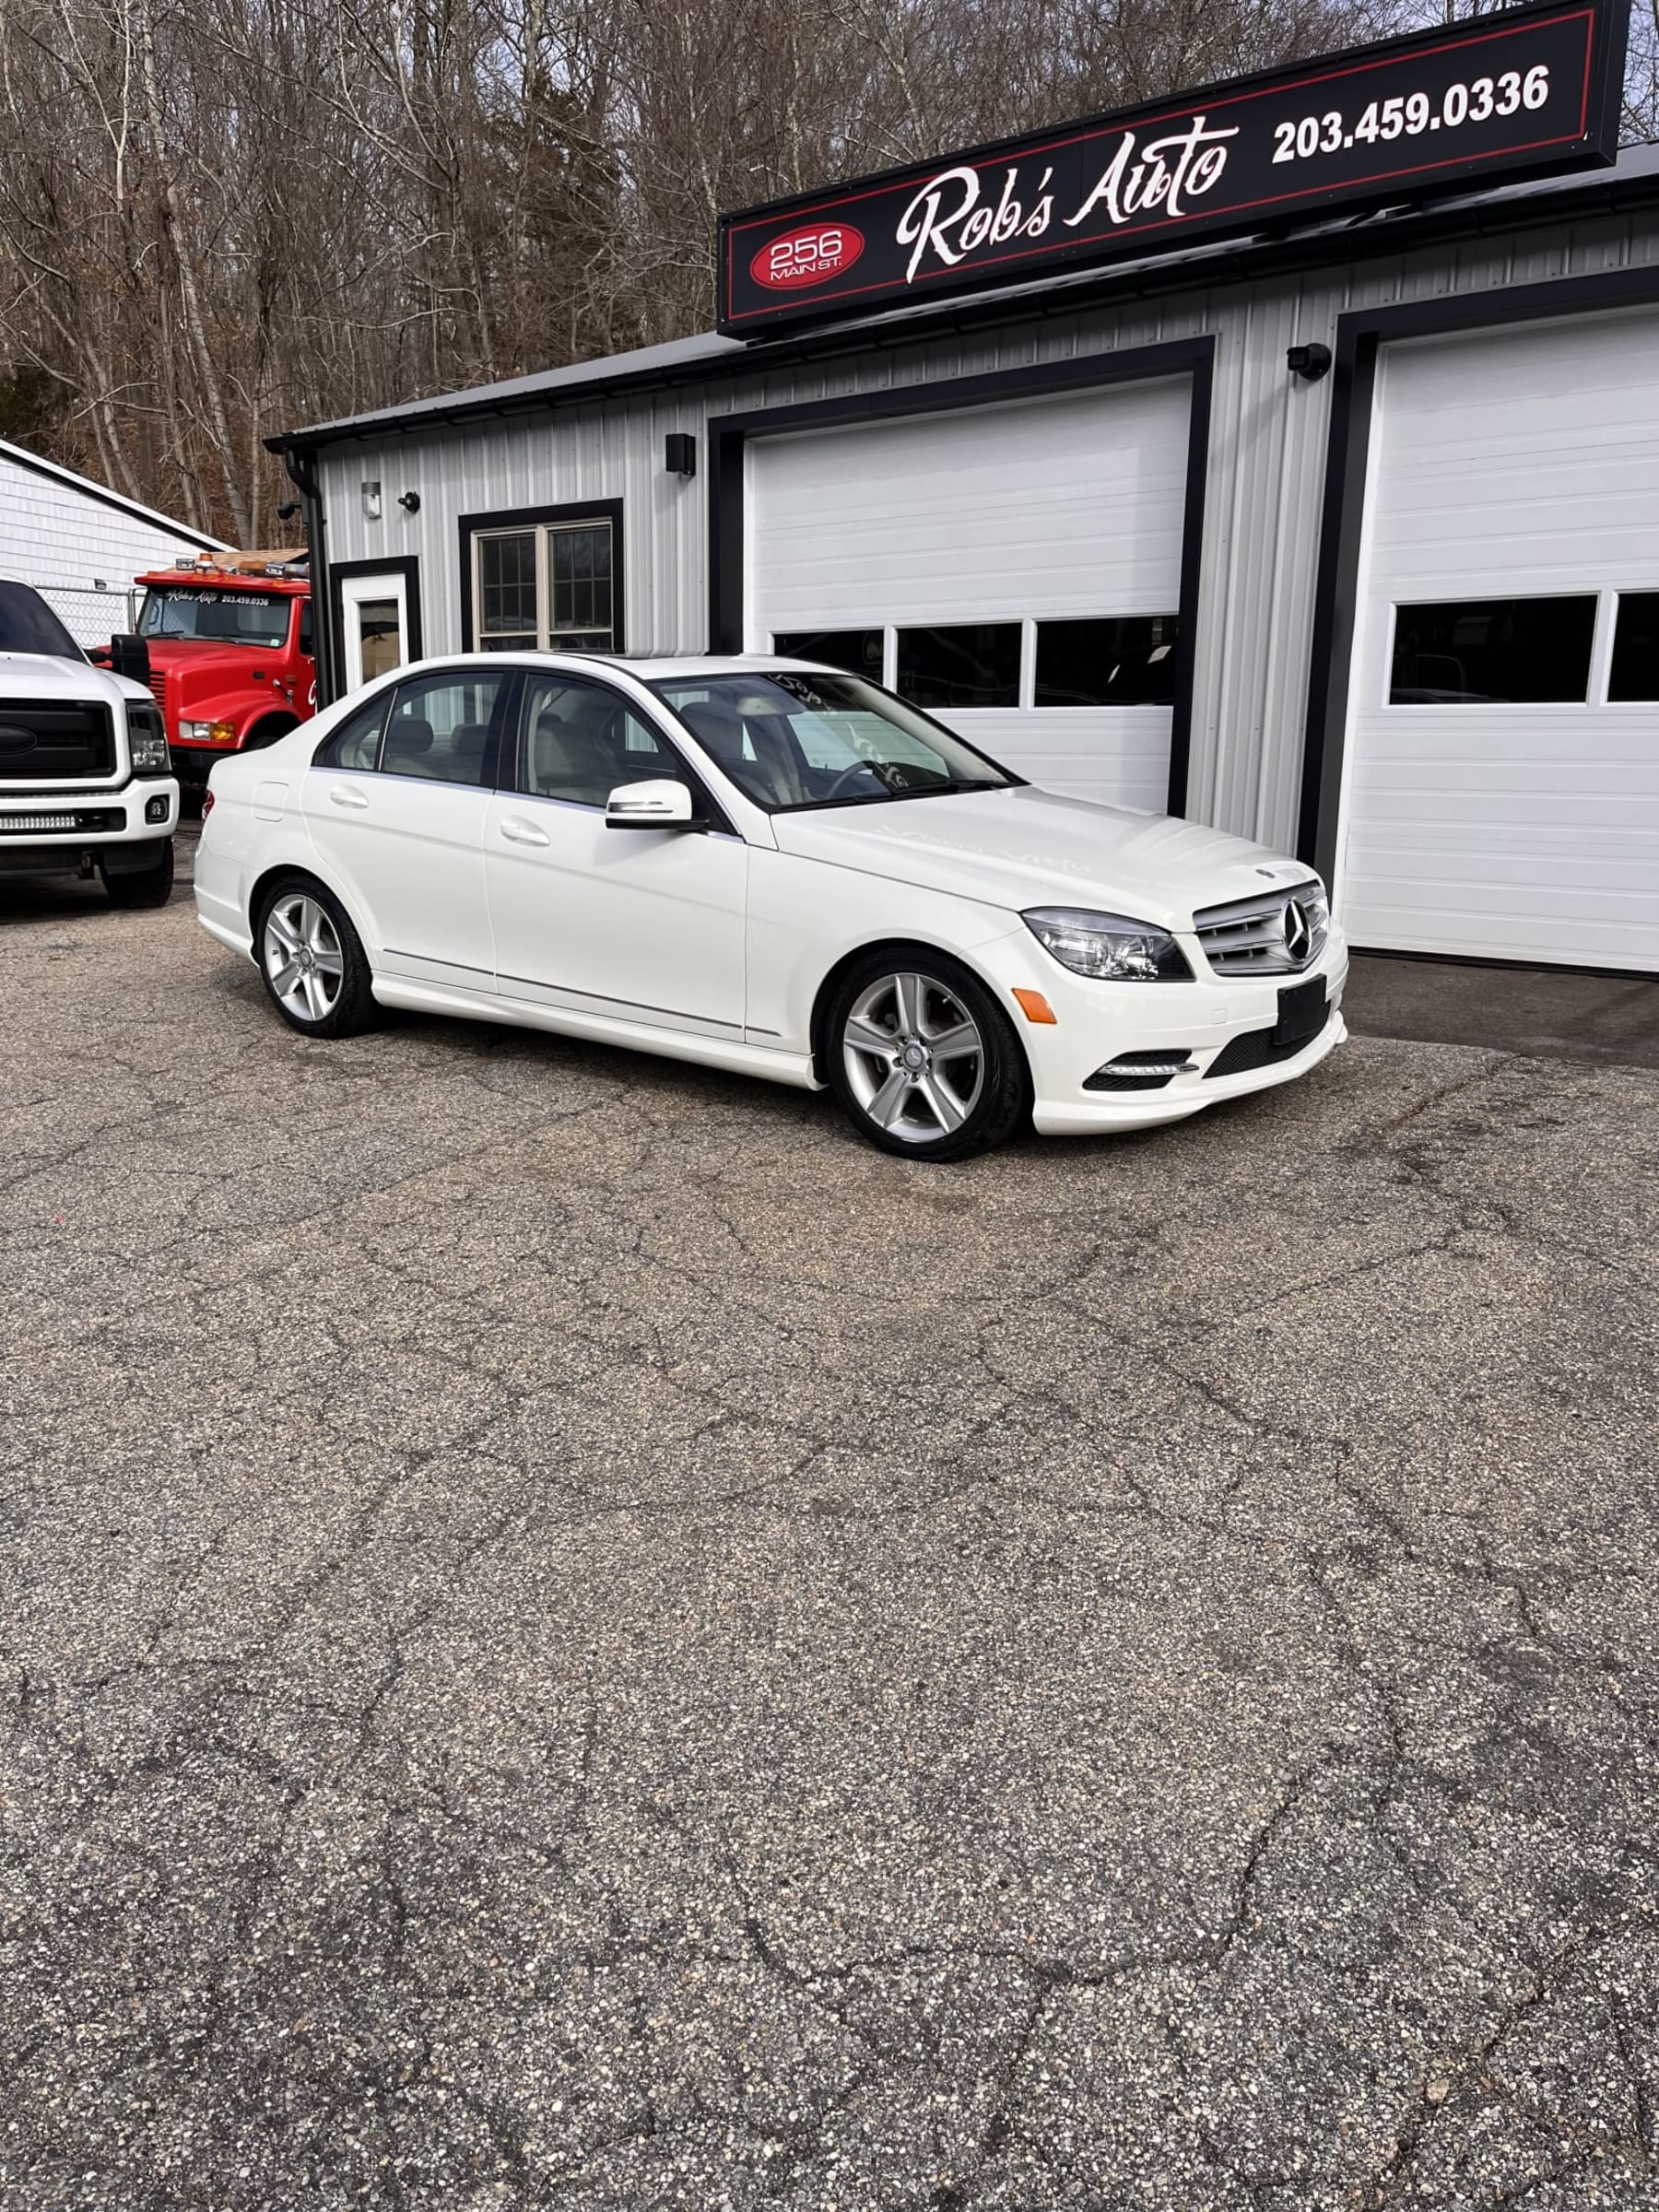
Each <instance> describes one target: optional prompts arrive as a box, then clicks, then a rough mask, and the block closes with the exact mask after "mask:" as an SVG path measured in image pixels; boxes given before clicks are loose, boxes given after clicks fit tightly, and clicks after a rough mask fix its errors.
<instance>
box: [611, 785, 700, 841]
mask: <svg viewBox="0 0 1659 2212" xmlns="http://www.w3.org/2000/svg"><path fill="white" fill-rule="evenodd" d="M696 818H697V813H696V808H695V807H694V806H693V805H692V801H691V794H690V792H689V791H688V789H687V787H686V785H685V784H683V783H676V782H673V781H672V780H671V779H670V778H668V777H666V776H664V777H659V778H656V779H653V781H652V782H649V783H620V784H618V787H617V789H616V790H615V791H613V792H612V793H611V794H610V797H609V798H608V799H606V802H605V826H606V829H607V830H689V829H690V828H691V826H692V824H693V823H694V822H695V820H696Z"/></svg>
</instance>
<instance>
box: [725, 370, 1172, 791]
mask: <svg viewBox="0 0 1659 2212" xmlns="http://www.w3.org/2000/svg"><path fill="white" fill-rule="evenodd" d="M1192 395H1193V387H1192V380H1191V379H1190V377H1185V376H1182V377H1166V378H1161V379H1159V380H1156V381H1154V382H1147V383H1136V384H1123V385H1116V386H1112V387H1111V388H1110V389H1106V390H1101V391H1094V392H1088V393H1083V394H1067V395H1065V396H1064V397H1060V398H1054V399H1042V400H1022V401H1019V402H1017V403H1013V404H1007V405H1002V406H991V407H974V408H966V409H955V410H950V411H947V412H944V413H938V414H928V415H906V416H900V417H896V418H892V419H889V420H887V421H883V422H878V423H865V424H859V425H856V426H852V427H848V428H842V429H828V430H814V431H807V432H797V433H794V434H791V435H788V436H782V437H777V438H765V439H757V440H753V441H750V443H749V445H748V448H747V457H746V466H747V494H746V498H747V529H746V550H745V560H744V566H745V572H746V594H747V598H746V608H745V625H746V633H747V634H746V637H745V643H746V645H747V647H748V649H749V650H750V651H751V652H761V653H764V652H768V651H772V652H777V651H791V652H795V653H801V654H802V655H803V656H805V657H806V658H808V659H814V660H828V661H831V662H833V663H834V664H835V665H837V666H841V667H847V668H852V669H853V670H854V671H855V672H857V673H860V674H864V675H868V676H872V677H876V678H877V680H881V681H885V682H886V683H888V684H889V685H890V686H891V687H892V688H894V689H896V690H898V691H900V692H902V693H903V695H904V696H905V697H906V698H907V699H911V700H914V701H915V703H916V704H917V705H918V706H921V707H925V708H926V709H927V710H928V711H929V712H932V713H936V714H937V715H938V717H939V719H940V720H941V721H942V722H945V723H947V724H948V725H949V726H950V727H951V728H952V729H954V730H957V731H958V732H959V734H960V735H962V736H964V737H966V738H967V739H968V740H969V742H970V744H973V745H978V746H980V747H982V748H983V749H984V750H985V751H986V752H988V753H990V754H992V755H993V756H994V758H995V759H1001V760H1004V761H1006V763H1007V765H1008V766H1009V767H1010V768H1012V769H1015V770H1017V771H1018V773H1019V774H1021V775H1023V776H1027V777H1030V780H1031V781H1032V782H1036V783H1041V784H1043V785H1045V786H1047V788H1048V789H1050V790H1052V791H1059V792H1064V793H1066V794H1069V795H1072V796H1075V797H1077V798H1088V799H1104V800H1108V801H1114V802H1117V803H1119V804H1121V805H1124V806H1144V807H1147V808H1149V809H1152V810H1155V811H1160V810H1161V809H1162V808H1164V807H1165V806H1167V805H1168V803H1169V789H1170V730H1171V707H1172V703H1173V700H1174V696H1175V666H1176V659H1177V653H1176V643H1177V631H1178V624H1179V610H1180V602H1181V553H1182V528H1183V523H1184V517H1185V512H1186V483H1187V446H1188V439H1189V430H1190V424H1191V416H1192Z"/></svg>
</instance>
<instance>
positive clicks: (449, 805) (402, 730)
mask: <svg viewBox="0 0 1659 2212" xmlns="http://www.w3.org/2000/svg"><path fill="white" fill-rule="evenodd" d="M512 681H513V676H512V670H511V669H509V668H502V669H500V670H499V671H498V670H495V669H491V670H489V671H488V672H486V673H480V672H479V671H477V669H475V668H466V667H463V668H457V669H452V670H450V671H448V672H447V673H443V672H441V673H438V674H434V675H431V676H422V677H415V678H413V679H412V680H411V681H410V682H408V683H405V684H400V685H398V686H397V688H395V690H394V691H393V693H392V694H391V707H390V712H387V713H386V714H385V715H384V720H383V723H382V720H381V719H380V713H379V709H378V703H377V702H371V704H370V705H368V706H366V707H365V708H364V709H362V710H360V711H359V715H353V716H351V717H349V718H348V719H347V722H346V723H344V724H341V727H340V729H339V731H337V732H336V734H335V738H334V739H332V740H331V741H330V742H329V743H328V744H327V745H325V746H324V747H323V749H322V752H321V754H320V755H319V758H318V761H317V764H316V765H315V766H314V767H312V769H311V770H310V771H308V773H307V775H306V778H305V783H304V788H303V796H302V800H301V804H302V806H303V808H304V811H305V816H306V820H307V823H308V825H309V827H310V830H311V833H312V841H313V842H314V843H315V845H316V847H317V850H318V852H319V853H320V854H321V855H322V856H323V858H324V860H325V861H326V862H328V863H329V864H330V866H331V870H332V871H333V872H334V873H335V874H336V875H337V876H338V877H339V878H340V879H341V880H342V881H343V882H344V885H345V887H346V888H347V891H348V892H349V893H350V895H351V896H352V898H353V900H355V901H356V904H357V906H358V909H359V912H361V913H363V914H364V915H365V916H366V917H367V921H368V925H369V929H370V932H371V938H372V941H373V946H374V950H375V961H374V964H375V966H376V967H377V968H381V969H384V970H385V971H387V972H389V973H391V974H394V975H403V976H408V977H410V978H411V979H413V980H415V981H418V982H436V983H447V984H448V985H449V986H450V987H451V988H452V989H454V990H459V991H471V992H480V991H481V992H490V991H493V990H494V988H495V984H494V972H495V948H494V944H493V941H492V938H491V935H490V926H489V901H488V892H487V889H486V887H485V877H484V834H485V825H486V820H487V818H488V812H489V806H490V801H491V799H492V798H493V796H494V790H495V761H496V759H497V757H498V752H499V747H500V725H501V724H502V723H503V722H504V720H505V718H506V708H507V702H508V700H509V697H510V695H511V692H512ZM382 696H383V695H382Z"/></svg>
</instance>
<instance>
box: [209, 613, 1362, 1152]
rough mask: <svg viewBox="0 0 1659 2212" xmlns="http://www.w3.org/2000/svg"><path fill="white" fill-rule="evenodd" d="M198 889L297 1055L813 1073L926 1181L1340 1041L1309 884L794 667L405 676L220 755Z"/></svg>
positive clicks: (886, 695) (1135, 1120)
mask: <svg viewBox="0 0 1659 2212" xmlns="http://www.w3.org/2000/svg"><path fill="white" fill-rule="evenodd" d="M195 894H196V909H197V912H198V914H199V915H200V918H201V920H202V923H203V924H204V925H205V926H206V928H207V929H208V930H210V931H211V932H212V934H213V935H214V936H216V937H217V938H218V939H219V941H220V942H221V943H222V944H225V945H228V946H229V947H232V948H233V949H234V950H235V951H237V952H240V953H242V954H244V955H246V956H249V957H251V958H252V959H253V960H254V961H255V963H256V964H257V966H258V968H259V971H260V973H261V975H262V976H263V977H264V979H265V989H266V991H267V992H268V993H269V994H270V997H271V1001H272V1004H273V1005H274V1006H276V1007H277V1011H278V1012H279V1013H280V1014H281V1015H282V1017H283V1018H284V1020H286V1021H288V1023H290V1024H291V1026H292V1027H293V1028H294V1029H296V1030H300V1032H301V1033H302V1034H304V1035H306V1036H311V1037H346V1036H350V1035H352V1034H353V1033H354V1032H356V1031H358V1030H362V1029H363V1028H365V1027H366V1026H367V1025H368V1024H369V1023H370V1022H371V1019H372V1018H373V1015H374V1010H375V1007H376V1006H377V1005H379V1006H406V1007H411V1008H417V1009H418V1010H420V1011H422V1012H426V1013H434V1014H456V1015H465V1016H470V1017H471V1018H475V1019H478V1020H485V1021H505V1022H518V1023H524V1024H527V1025H529V1026H531V1027H533V1028H536V1029H546V1030H559V1031H560V1032H562V1033H563V1034H565V1035H569V1036H574V1037H584V1038H591V1039H594V1040H597V1041H601V1042H604V1043H606V1044H619V1045H629V1046H632V1047H634V1048H635V1049H636V1050H640V1051H644V1052H652V1053H668V1054H671V1055H672V1056H673V1057H675V1058H676V1059H681V1060H697V1061H702V1062H705V1063H707V1064H708V1065H710V1066H712V1067H720V1068H728V1069H734V1070H735V1071H737V1072H739V1073H741V1074H745V1075H754V1076H769V1077H771V1078H772V1079H773V1080H774V1081H776V1082H781V1083H793V1084H798V1085H801V1086H803V1087H805V1088H811V1089H816V1088H822V1087H825V1086H827V1087H828V1088H830V1090H832V1091H833V1092H834V1093H835V1096H836V1098H837V1100H839V1101H840V1103H841V1107H842V1108H843V1109H844V1111H845V1112H846V1114H847V1116H848V1118H849V1119H850V1120H851V1122H852V1123H853V1127H854V1128H855V1129H856V1130H857V1131H858V1132H859V1134H860V1135H863V1136H865V1137H866V1138H867V1139H868V1140H869V1141H870V1143H872V1144H874V1145H878V1146H880V1147H883V1148H884V1149H885V1150H888V1151H890V1152H897V1153H900V1154H903V1155H905V1156H907V1157H909V1158H911V1159H961V1158H964V1157H965V1156H966V1155H968V1154H970V1153H973V1152H979V1151H982V1150H983V1149H984V1148H985V1147H988V1146H991V1145H994V1144H996V1143H998V1142H999V1141H1000V1140H1001V1139H1003V1138H1004V1137H1006V1136H1007V1135H1009V1134H1010V1133H1011V1132H1012V1131H1014V1130H1015V1129H1017V1128H1018V1127H1019V1126H1020V1125H1021V1124H1035V1126H1036V1128H1037V1129H1038V1130H1039V1131H1041V1132H1042V1133H1043V1134H1045V1135H1081V1134H1086V1133H1094V1132H1100V1131H1106V1130H1120V1129H1145V1128H1148V1127H1151V1126H1153V1125H1154V1124H1158V1123H1160V1122H1173V1121H1178V1120H1180V1119H1181V1118H1182V1116H1184V1115H1186V1114H1190V1113H1196V1112H1198V1111H1199V1110H1200V1109H1201V1108H1202V1107H1205V1106H1209V1105H1214V1104H1216V1103H1217V1102H1218V1101H1219V1100H1224V1099H1234V1098H1237V1097H1239V1096H1240V1095H1241V1093H1243V1092H1246V1091H1253V1090H1260V1089H1263V1088H1265V1087H1266V1086H1267V1085H1269V1084H1274V1083H1285V1082H1288V1081H1290V1080H1291V1079H1292V1078H1293V1077H1297V1076H1301V1075H1305V1074H1306V1073H1307V1072H1308V1070H1309V1069H1310V1068H1312V1067H1314V1066H1316V1065H1318V1063H1319V1062H1320V1061H1321V1060H1323V1059H1324V1057H1325V1055H1326V1054H1327V1053H1329V1052H1331V1051H1332V1050H1333V1048H1334V1047H1335V1046H1336V1045H1338V1044H1340V1043H1341V1042H1342V1041H1343V1040H1344V1038H1345V1037H1346V1035H1347V1030H1346V1029H1345V1028H1344V1025H1343V1020H1342V1016H1341V1013H1340V1011H1339V1007H1340V1002H1341V997H1342V988H1343V983H1344V981H1345V979H1346V976H1347V951H1346V948H1345V946H1344V943H1343V938H1342V935H1341V932H1340V931H1339V930H1337V929H1336V928H1335V927H1334V926H1333V924H1332V923H1331V919H1330V915H1329V912H1328V909H1327V906H1326V901H1325V895H1324V887H1323V886H1322V885H1321V884H1320V882H1319V880H1318V878H1317V877H1315V876H1313V875H1312V872H1311V871H1310V870H1309V869H1307V868H1306V867H1303V866H1301V865H1299V864H1298V863H1297V862H1295V861H1292V860H1287V859H1285V858H1284V857H1283V856H1282V855H1281V854H1279V853H1271V852H1268V851H1266V850H1265V848H1264V847H1262V846H1260V845H1254V844H1249V843H1246V842H1245V841H1243V840H1242V839H1241V838H1236V837H1228V836H1224V835H1222V834H1221V833H1220V832H1218V831H1217V830H1205V829H1201V828H1199V827H1198V826H1197V825H1196V824H1194V823H1192V822H1183V821H1177V820H1174V819H1172V818H1169V817H1167V816H1161V815H1147V814H1137V813H1132V812H1129V811H1127V810H1126V809H1124V808H1120V807H1115V806H1097V805H1093V804H1091V803H1089V802H1087V801H1084V800H1081V799H1068V798H1060V797H1058V796H1056V795H1055V794H1053V793H1052V792H1047V791H1041V790H1038V789H1036V788H1035V787H1034V786H1032V785H1031V784H1030V783H1026V782H1022V781H1021V780H1020V778H1019V777H1018V776H1017V775H1014V774H1012V773H1011V772H1010V771H1008V770H1006V769H1005V768H1000V767H998V766H997V764H996V763H995V762H994V760H991V759H987V758H986V757H985V755H984V754H982V753H981V752H978V751H976V750H975V749H974V747H972V746H971V745H969V744H967V743H966V742H965V741H964V740H963V739H962V738H960V737H958V736H956V735H952V733H951V732H950V731H948V730H947V729H944V728H942V727H941V726H940V724H938V723H936V722H935V721H933V720H931V719H930V718H929V717H928V716H927V715H925V714H923V713H921V712H918V711H917V710H916V709H915V708H913V707H910V706H907V705H906V704H905V703H904V701H903V700H900V699H897V698H895V697H894V696H893V695H892V694H891V693H890V692H887V691H884V690H882V689H880V688H878V687H877V686H876V685H874V684H871V683H868V682H866V681H865V679H864V678H863V677H856V676H849V675H845V674H842V673H841V671H839V670H837V669H833V668H826V667H819V666H816V665H812V664H810V663H807V662H804V661H789V660H781V659H766V658H759V657H751V658H745V659H731V658H726V659H718V660H717V659H706V660H677V661H644V660H621V659H609V658H604V659H602V658H599V657H596V656H594V655H590V654H582V655H574V654H554V653H525V654H523V655H519V656H513V655H507V654H494V653H477V654H468V655H466V656H465V657H462V658H457V659H453V660H444V661H428V662H423V663H420V664H418V665H414V666H411V667H406V668H401V669H399V670H398V671H397V672H396V673H395V674H394V675H393V676H389V677H384V678H382V680H381V681H379V682H377V683H375V684H373V685H371V687H369V688H367V689H365V690H362V691H359V692H357V693H354V694H353V695H352V696H351V697H350V698H348V699H347V700H343V701H341V702H340V703H339V704H338V705H336V706H334V707H332V708H330V709H328V710H327V711H326V712H324V713H323V714H320V715H319V716H318V717H317V718H316V720H315V721H313V722H308V723H305V724H301V726H300V728H299V729H297V730H295V731H293V732H292V733H291V735H288V736H287V737H285V738H283V739H281V740H280V741H279V742H278V743H277V744H276V745H274V746H271V747H268V748H267V749H266V750H265V751H263V752H255V753H247V754H238V755H236V756H234V757H232V758H230V759H224V760H221V761H220V762H219V763H218V765H217V766H216V767H215V769H214V771H213V777H212V783H211V787H210V793H209V798H208V802H207V812H206V820H205V822H204V825H203V831H202V841H201V847H200V852H199V854H198V858H197V861H196V871H195Z"/></svg>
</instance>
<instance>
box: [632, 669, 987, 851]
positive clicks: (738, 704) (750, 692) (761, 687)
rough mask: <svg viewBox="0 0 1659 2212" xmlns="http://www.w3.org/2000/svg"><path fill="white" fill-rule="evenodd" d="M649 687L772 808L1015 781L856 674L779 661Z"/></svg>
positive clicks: (932, 793) (926, 794) (862, 801)
mask: <svg viewBox="0 0 1659 2212" xmlns="http://www.w3.org/2000/svg"><path fill="white" fill-rule="evenodd" d="M1016 635H1018V629H1017V630H1016ZM651 688H652V689H653V691H654V692H655V693H656V695H657V697H658V698H659V699H661V700H664V701H665V704H667V705H668V706H670V707H672V708H673V710H674V712H676V713H677V715H678V716H679V718H680V720H681V721H682V722H683V723H684V724H685V725H686V727H687V728H688V730H689V731H690V732H691V734H692V735H693V736H694V737H695V738H696V739H697V741H698V743H699V744H700V746H702V747H703V749H704V750H705V751H706V752H707V753H708V754H709V755H710V757H711V758H712V759H713V760H715V761H716V762H718V764H719V766H720V767H721V768H722V769H723V770H724V771H725V773H726V774H727V775H728V776H730V778H731V779H732V781H733V782H734V783H735V784H736V786H737V787H738V789H739V790H740V791H742V792H745V793H746V794H747V795H748V797H750V798H751V799H753V800H754V801H755V803H756V805H757V806H764V807H765V808H766V809H767V811H768V812H769V813H788V812H791V811H793V810H794V809H796V808H799V807H803V806H854V805H868V804H872V803H875V802H878V801H882V800H890V799H916V798H937V797H940V796H942V795H944V794H948V793H952V792H970V791H1000V790H1006V788H1007V787H1008V786H1009V785H1010V784H1012V783H1015V782H1018V777H1016V776H1011V775H1010V774H1009V773H1008V772H1007V771H1006V769H1002V768H998V767H997V765H996V763H995V762H994V760H987V759H985V757H984V755H983V754H982V753H977V752H975V751H974V750H973V749H972V747H970V746H967V745H964V744H963V742H962V740H961V739H960V738H959V737H957V736H953V735H952V734H951V733H950V731H948V730H946V729H942V728H941V727H940V726H939V724H937V723H935V722H930V721H929V720H928V719H927V717H926V716H925V715H924V714H918V713H916V712H914V711H913V710H912V708H910V707H908V706H907V705H906V704H905V703H904V701H903V700H898V699H895V698H893V697H892V695H891V694H890V693H889V692H886V691H878V690H877V688H876V687H875V686H874V685H873V684H869V683H866V682H865V680H864V679H863V677H856V676H808V675H804V674H802V673H800V672H799V671H798V670H794V669H782V668H781V669H778V670H776V671H774V672H772V673H771V674H765V675H750V676H735V675H734V676H726V675H713V676H700V677H662V678H660V679H659V680H658V681H657V682H655V683H653V685H652V687H651Z"/></svg>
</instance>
